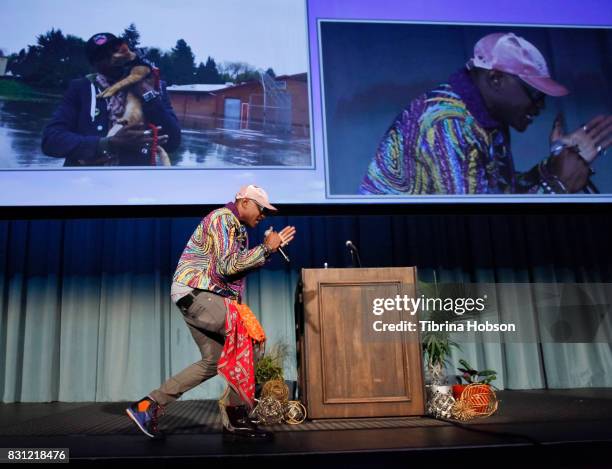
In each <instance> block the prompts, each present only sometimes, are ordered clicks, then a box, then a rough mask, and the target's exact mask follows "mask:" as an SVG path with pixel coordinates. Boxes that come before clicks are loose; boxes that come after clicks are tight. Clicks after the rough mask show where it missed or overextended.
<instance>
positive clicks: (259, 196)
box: [236, 184, 278, 212]
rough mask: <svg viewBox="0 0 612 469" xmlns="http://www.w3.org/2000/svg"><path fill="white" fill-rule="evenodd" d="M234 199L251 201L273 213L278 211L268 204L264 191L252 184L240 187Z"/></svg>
mask: <svg viewBox="0 0 612 469" xmlns="http://www.w3.org/2000/svg"><path fill="white" fill-rule="evenodd" d="M236 199H251V200H254V201H255V202H257V203H258V204H259V205H261V206H262V207H264V208H267V209H268V210H272V211H274V212H276V211H278V209H277V208H276V207H275V206H274V205H272V204H271V203H270V200H269V199H268V194H267V193H266V191H264V190H263V189H262V188H261V187H259V186H256V185H254V184H249V185H248V186H242V187H241V188H240V190H239V191H238V193H237V194H236Z"/></svg>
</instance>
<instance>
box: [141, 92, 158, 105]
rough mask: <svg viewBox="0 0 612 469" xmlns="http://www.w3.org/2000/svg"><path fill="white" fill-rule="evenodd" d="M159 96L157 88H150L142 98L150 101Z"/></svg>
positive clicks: (147, 101)
mask: <svg viewBox="0 0 612 469" xmlns="http://www.w3.org/2000/svg"><path fill="white" fill-rule="evenodd" d="M158 96H159V93H158V92H157V91H155V90H149V91H147V92H146V93H143V95H142V100H143V101H144V102H145V103H149V102H151V101H153V100H154V99H155V98H157V97H158Z"/></svg>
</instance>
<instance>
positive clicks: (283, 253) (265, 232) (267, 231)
mask: <svg viewBox="0 0 612 469" xmlns="http://www.w3.org/2000/svg"><path fill="white" fill-rule="evenodd" d="M273 231H274V227H272V226H271V227H270V228H268V229H267V230H266V231H264V236H268V235H269V234H270V233H272V232H273ZM278 252H280V253H281V256H283V258H284V259H285V261H287V262H291V261H290V260H289V257H288V256H287V254H285V251H283V248H281V247H280V246H279V248H278Z"/></svg>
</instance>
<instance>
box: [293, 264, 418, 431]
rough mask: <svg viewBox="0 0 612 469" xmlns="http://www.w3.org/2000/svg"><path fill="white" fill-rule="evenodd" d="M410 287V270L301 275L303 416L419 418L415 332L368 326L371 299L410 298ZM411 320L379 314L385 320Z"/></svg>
mask: <svg viewBox="0 0 612 469" xmlns="http://www.w3.org/2000/svg"><path fill="white" fill-rule="evenodd" d="M415 285H416V269H415V268H414V267H393V268H361V269H303V270H302V293H301V298H300V300H301V305H302V308H301V312H300V308H298V309H296V311H297V312H300V314H301V317H300V315H298V321H297V330H298V352H299V353H298V356H299V367H300V373H299V380H300V389H301V398H302V399H303V401H304V402H305V405H306V408H307V410H308V417H309V418H312V419H322V418H344V417H390V416H406V415H423V414H424V408H423V405H424V404H423V403H424V397H423V396H424V392H423V368H422V362H421V346H420V341H419V336H418V332H403V333H394V334H392V335H388V334H387V335H380V333H374V331H373V328H372V323H373V321H374V320H375V319H377V318H378V317H376V316H374V315H373V312H372V310H373V300H374V299H375V298H395V297H396V296H397V295H401V296H403V295H404V294H408V295H410V296H412V295H414V291H415ZM409 319H411V318H410V316H409V313H407V312H405V311H392V312H385V313H384V320H385V322H395V323H399V322H400V321H402V320H409ZM412 319H413V320H414V318H412Z"/></svg>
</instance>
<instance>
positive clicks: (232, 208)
mask: <svg viewBox="0 0 612 469" xmlns="http://www.w3.org/2000/svg"><path fill="white" fill-rule="evenodd" d="M225 208H227V209H229V211H230V212H232V213H233V214H234V216H235V217H236V218H237V219H238V220H240V214H239V213H238V207H236V203H235V202H228V203H226V204H225ZM240 223H242V222H240Z"/></svg>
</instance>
